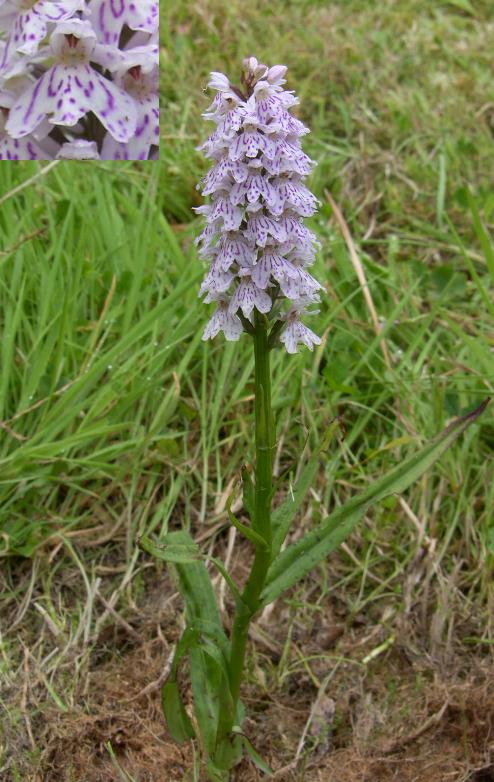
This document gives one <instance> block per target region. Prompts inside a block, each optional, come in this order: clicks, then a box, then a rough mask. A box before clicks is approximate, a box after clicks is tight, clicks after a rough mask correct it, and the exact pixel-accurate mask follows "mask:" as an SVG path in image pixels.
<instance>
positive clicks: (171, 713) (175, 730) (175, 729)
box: [161, 679, 195, 744]
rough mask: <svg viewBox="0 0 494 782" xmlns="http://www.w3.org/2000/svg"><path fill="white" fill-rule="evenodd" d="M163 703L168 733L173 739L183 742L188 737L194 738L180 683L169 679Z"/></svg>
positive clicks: (164, 689) (162, 697) (163, 692)
mask: <svg viewBox="0 0 494 782" xmlns="http://www.w3.org/2000/svg"><path fill="white" fill-rule="evenodd" d="M161 703H162V706H163V713H164V715H165V719H166V725H167V728H168V733H169V734H170V736H171V737H172V739H174V740H175V741H176V742H178V743H179V744H181V743H182V742H183V741H187V739H192V738H194V736H195V733H194V728H193V727H192V723H191V721H190V719H189V716H188V714H187V712H186V711H185V706H184V704H183V702H182V698H181V696H180V691H179V689H178V684H177V682H176V681H175V680H173V679H172V680H170V681H167V682H166V683H165V685H164V686H163V689H162V691H161Z"/></svg>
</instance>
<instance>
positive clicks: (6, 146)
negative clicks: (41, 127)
mask: <svg viewBox="0 0 494 782" xmlns="http://www.w3.org/2000/svg"><path fill="white" fill-rule="evenodd" d="M0 160H51V156H49V155H48V154H47V153H46V152H44V151H43V150H42V149H41V147H40V146H39V144H37V142H36V141H34V139H32V138H28V137H26V138H23V139H17V138H11V137H10V136H8V135H7V134H6V133H5V134H3V133H1V134H0Z"/></svg>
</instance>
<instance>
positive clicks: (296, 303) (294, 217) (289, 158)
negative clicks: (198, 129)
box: [196, 57, 322, 353]
mask: <svg viewBox="0 0 494 782" xmlns="http://www.w3.org/2000/svg"><path fill="white" fill-rule="evenodd" d="M286 70H287V69H286V67H285V66H284V65H275V66H274V67H273V68H267V67H266V66H265V65H261V64H260V63H258V62H257V60H256V59H255V57H250V58H248V59H247V60H245V61H244V71H243V75H242V80H241V82H242V87H241V88H240V89H239V88H237V87H235V86H233V85H232V84H230V82H229V80H228V78H227V77H226V76H225V75H224V74H222V73H212V74H211V81H210V82H209V85H208V86H209V87H211V88H213V89H215V90H216V91H217V94H216V96H215V98H214V100H213V103H212V105H211V106H210V108H209V109H208V111H207V112H206V113H205V114H204V117H205V118H206V119H208V120H212V121H213V122H215V123H216V125H217V128H216V130H215V132H214V133H213V134H212V135H211V136H210V137H209V138H208V140H207V141H206V142H205V143H204V144H203V145H202V146H201V147H199V149H201V150H202V151H203V152H204V154H205V156H206V157H207V158H210V159H211V160H213V166H212V168H211V169H210V171H209V172H208V173H207V175H206V176H205V177H204V179H203V180H202V182H201V186H202V194H203V195H205V196H210V203H208V204H206V205H204V206H200V207H197V208H196V211H197V212H199V213H200V214H203V215H205V217H206V227H205V229H204V230H203V232H202V233H201V235H200V236H199V237H198V239H197V244H198V246H199V254H200V256H201V257H202V258H204V259H206V260H208V261H209V263H210V266H209V270H208V273H207V275H206V277H205V279H204V281H203V283H202V286H201V289H200V295H204V294H205V296H206V298H205V302H216V305H217V306H216V311H215V312H214V314H213V316H212V318H211V320H210V321H209V323H208V324H207V326H206V329H205V331H204V336H203V338H204V339H209V338H212V337H214V336H216V334H218V332H219V331H222V332H223V333H224V335H225V337H226V339H228V340H237V339H239V337H240V335H241V334H242V332H243V331H245V330H247V331H249V330H250V324H252V322H253V313H254V310H258V311H259V312H261V313H265V314H266V315H268V317H269V319H270V321H271V322H272V323H273V333H276V334H278V335H279V339H280V341H281V342H282V343H283V344H284V345H285V347H286V350H287V351H288V352H289V353H295V352H297V345H298V343H304V344H305V345H307V347H309V348H311V349H312V346H313V345H314V344H316V345H318V344H320V339H319V337H317V336H316V334H314V333H313V332H312V331H311V330H310V329H309V328H307V326H305V325H304V323H302V321H301V316H303V315H305V314H311V310H310V309H309V308H310V306H311V305H312V304H314V303H315V302H318V301H319V290H320V289H321V287H322V286H321V285H320V284H319V283H318V282H317V280H316V279H314V277H313V276H312V275H311V274H310V273H309V272H308V270H307V269H308V267H309V266H310V265H311V264H312V263H313V261H314V258H315V252H316V248H317V246H318V244H319V243H318V242H317V239H316V237H315V235H314V233H312V232H311V231H310V230H309V229H308V228H307V227H306V226H305V225H304V218H306V217H310V216H311V215H312V214H314V212H315V211H316V209H317V204H318V201H317V199H316V198H315V197H314V196H313V195H312V193H311V192H310V191H309V190H308V189H307V187H306V186H305V185H304V179H305V178H306V177H307V175H308V174H309V173H310V172H311V170H312V167H313V165H314V163H313V161H312V160H310V158H309V157H308V156H307V155H306V154H305V153H304V152H303V151H302V147H301V144H300V137H301V136H303V135H304V134H305V133H308V132H309V131H308V129H307V128H306V127H305V126H304V125H303V124H302V122H300V120H298V119H296V117H294V116H293V115H292V114H290V111H289V109H290V108H291V107H292V106H295V105H296V104H297V103H298V99H297V98H296V97H295V95H294V94H293V92H291V91H287V90H284V89H283V86H282V85H283V84H285V79H284V76H285V73H286ZM287 300H288V302H287ZM287 303H288V307H287V306H286V305H287ZM317 311H318V310H312V312H317Z"/></svg>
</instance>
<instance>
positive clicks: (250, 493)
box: [242, 467, 256, 524]
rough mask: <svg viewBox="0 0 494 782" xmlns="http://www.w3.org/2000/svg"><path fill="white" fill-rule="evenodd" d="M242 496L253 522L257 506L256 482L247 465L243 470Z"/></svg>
mask: <svg viewBox="0 0 494 782" xmlns="http://www.w3.org/2000/svg"><path fill="white" fill-rule="evenodd" d="M242 496H243V500H244V506H245V510H246V511H247V513H248V514H249V517H250V520H251V522H252V524H253V523H254V518H255V507H256V504H255V494H254V484H253V482H252V478H251V477H250V473H249V471H248V470H247V467H244V468H243V470H242Z"/></svg>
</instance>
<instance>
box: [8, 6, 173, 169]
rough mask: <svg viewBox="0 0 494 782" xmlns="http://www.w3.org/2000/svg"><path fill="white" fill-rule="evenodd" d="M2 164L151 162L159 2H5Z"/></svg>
mask: <svg viewBox="0 0 494 782" xmlns="http://www.w3.org/2000/svg"><path fill="white" fill-rule="evenodd" d="M0 34H3V37H2V39H0V160H52V159H65V160H71V159H72V160H97V159H102V160H149V159H154V158H156V157H157V154H158V147H159V96H158V3H157V2H155V1H154V0H0Z"/></svg>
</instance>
